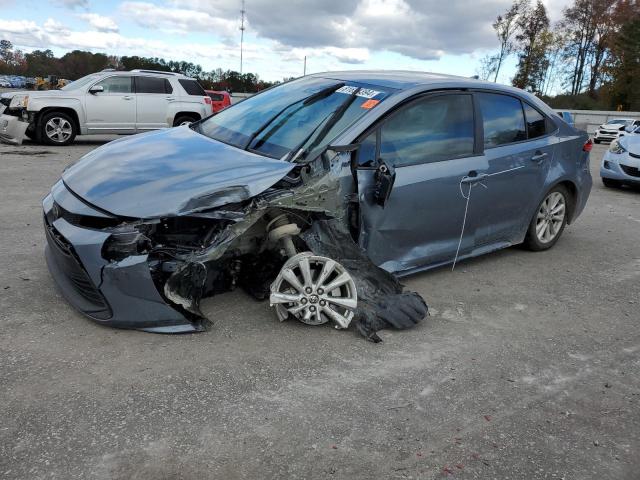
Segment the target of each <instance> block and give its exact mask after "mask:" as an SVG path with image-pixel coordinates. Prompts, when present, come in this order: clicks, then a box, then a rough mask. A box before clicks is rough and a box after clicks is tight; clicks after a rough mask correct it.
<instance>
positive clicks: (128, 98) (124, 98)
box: [122, 95, 133, 100]
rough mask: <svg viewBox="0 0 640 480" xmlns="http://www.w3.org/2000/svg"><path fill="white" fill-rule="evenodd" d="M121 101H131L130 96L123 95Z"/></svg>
mask: <svg viewBox="0 0 640 480" xmlns="http://www.w3.org/2000/svg"><path fill="white" fill-rule="evenodd" d="M122 99H123V100H133V97H132V96H131V95H125V96H124V97H122Z"/></svg>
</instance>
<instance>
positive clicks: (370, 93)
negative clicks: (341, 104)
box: [336, 85, 382, 98]
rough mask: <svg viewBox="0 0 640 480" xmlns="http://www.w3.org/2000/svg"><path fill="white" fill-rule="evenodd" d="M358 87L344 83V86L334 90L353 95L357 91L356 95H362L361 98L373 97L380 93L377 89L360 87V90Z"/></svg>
mask: <svg viewBox="0 0 640 480" xmlns="http://www.w3.org/2000/svg"><path fill="white" fill-rule="evenodd" d="M358 88H359V87H356V86H353V85H345V86H344V87H340V88H339V89H338V90H336V92H337V93H346V94H347V95H353V94H354V92H356V91H357V93H356V97H363V98H373V97H375V96H377V95H379V94H381V93H382V92H379V91H378V90H371V89H370V88H360V90H358Z"/></svg>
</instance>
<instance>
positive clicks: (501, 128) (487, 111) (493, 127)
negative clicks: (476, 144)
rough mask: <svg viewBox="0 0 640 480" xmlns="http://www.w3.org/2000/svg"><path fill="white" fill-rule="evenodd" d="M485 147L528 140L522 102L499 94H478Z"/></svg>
mask: <svg viewBox="0 0 640 480" xmlns="http://www.w3.org/2000/svg"><path fill="white" fill-rule="evenodd" d="M477 98H478V105H479V106H480V111H481V112H482V125H483V128H484V147H485V148H493V147H499V146H500V145H506V144H509V143H514V142H520V141H522V140H526V139H527V132H526V129H525V122H524V115H523V113H522V104H521V103H520V100H518V99H517V98H515V97H511V96H508V95H501V94H497V93H478V94H477Z"/></svg>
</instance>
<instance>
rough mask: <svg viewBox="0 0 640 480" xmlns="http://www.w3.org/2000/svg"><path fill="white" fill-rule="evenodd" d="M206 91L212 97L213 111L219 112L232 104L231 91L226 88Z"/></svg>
mask: <svg viewBox="0 0 640 480" xmlns="http://www.w3.org/2000/svg"><path fill="white" fill-rule="evenodd" d="M205 92H207V95H209V97H211V110H212V111H213V113H217V112H219V111H220V110H223V109H225V108H227V107H228V106H229V105H231V95H229V92H225V91H224V90H222V91H218V90H205Z"/></svg>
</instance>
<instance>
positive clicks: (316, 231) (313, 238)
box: [301, 219, 428, 342]
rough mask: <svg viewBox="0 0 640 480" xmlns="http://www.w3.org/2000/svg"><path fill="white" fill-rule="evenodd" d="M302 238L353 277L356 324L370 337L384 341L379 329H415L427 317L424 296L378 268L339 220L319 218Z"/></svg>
mask: <svg viewBox="0 0 640 480" xmlns="http://www.w3.org/2000/svg"><path fill="white" fill-rule="evenodd" d="M301 237H302V239H303V240H304V241H305V243H306V244H307V246H308V247H309V248H310V249H311V251H312V252H313V253H315V254H316V255H322V256H325V257H329V258H331V259H333V260H336V261H337V262H340V263H341V264H342V265H344V267H345V268H346V269H347V270H348V272H349V273H350V274H351V276H352V277H353V279H354V281H355V284H356V289H357V292H358V306H357V308H356V314H355V319H354V322H352V323H353V324H355V326H356V329H357V330H358V331H359V332H360V333H361V334H362V335H363V336H364V337H365V338H366V339H367V340H370V341H372V342H380V341H381V339H380V337H379V336H378V334H377V332H378V331H379V330H382V329H384V328H389V327H392V328H397V329H406V328H411V327H413V326H415V325H416V324H417V323H418V322H420V321H421V320H422V319H424V318H425V317H426V316H427V313H428V307H427V304H426V302H425V301H424V299H423V298H422V297H421V296H420V295H419V294H418V293H416V292H411V291H404V286H403V285H402V284H401V283H400V282H399V281H398V279H397V278H396V277H395V276H393V275H392V274H390V273H389V272H387V271H385V270H383V269H381V268H379V267H377V266H376V265H375V264H374V263H373V262H372V261H371V260H370V259H369V257H367V255H366V253H365V251H364V250H363V249H362V248H360V246H358V245H357V244H356V243H355V242H354V241H353V240H352V238H351V236H350V235H349V233H348V232H347V231H346V230H345V229H344V228H343V227H342V225H341V224H340V223H339V222H337V221H336V220H334V219H331V220H317V221H315V222H313V224H312V225H311V228H309V229H308V230H306V231H305V232H303V233H302V234H301Z"/></svg>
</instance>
